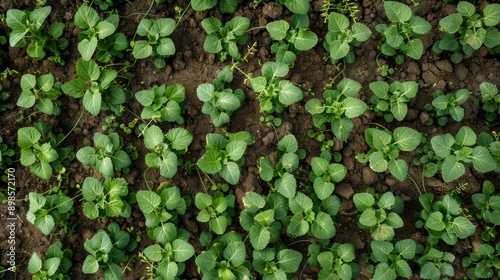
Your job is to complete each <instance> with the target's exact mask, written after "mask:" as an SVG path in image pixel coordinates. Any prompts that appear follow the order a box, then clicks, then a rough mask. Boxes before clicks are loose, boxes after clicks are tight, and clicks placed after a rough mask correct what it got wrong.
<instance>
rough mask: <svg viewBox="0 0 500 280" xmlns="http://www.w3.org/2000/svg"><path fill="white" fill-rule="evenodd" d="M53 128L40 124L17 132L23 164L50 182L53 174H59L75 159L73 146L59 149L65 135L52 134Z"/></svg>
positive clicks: (43, 123)
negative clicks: (54, 172)
mask: <svg viewBox="0 0 500 280" xmlns="http://www.w3.org/2000/svg"><path fill="white" fill-rule="evenodd" d="M50 130H51V127H50V126H49V125H47V124H46V123H45V122H42V121H40V122H38V123H37V124H35V126H34V127H23V128H20V129H19V130H18V131H17V144H18V145H19V147H20V148H21V164H22V165H23V166H29V167H30V170H31V172H33V174H35V175H36V176H38V177H40V178H42V179H45V180H48V179H50V177H52V172H53V171H54V170H55V171H56V172H59V171H60V170H61V169H62V168H63V167H64V166H68V165H69V162H70V161H71V160H73V159H74V157H75V154H74V153H73V146H68V147H66V148H58V147H57V145H59V144H60V142H61V141H62V139H63V138H64V135H63V134H59V135H57V136H56V135H53V134H50Z"/></svg>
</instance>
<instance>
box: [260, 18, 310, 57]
mask: <svg viewBox="0 0 500 280" xmlns="http://www.w3.org/2000/svg"><path fill="white" fill-rule="evenodd" d="M292 23H293V22H292ZM266 30H267V32H269V36H270V37H271V39H273V40H274V41H277V42H274V43H273V44H272V45H271V52H272V53H275V54H276V61H277V62H283V63H285V64H288V65H289V66H290V67H292V66H293V64H294V63H295V60H296V57H297V55H298V54H299V53H300V52H301V51H307V50H310V49H312V48H313V47H314V46H315V45H316V44H317V43H318V36H316V34H314V32H312V31H309V30H307V29H306V28H299V27H298V26H292V27H291V26H290V25H289V24H288V22H286V21H284V20H277V21H273V22H270V23H268V24H267V25H266Z"/></svg>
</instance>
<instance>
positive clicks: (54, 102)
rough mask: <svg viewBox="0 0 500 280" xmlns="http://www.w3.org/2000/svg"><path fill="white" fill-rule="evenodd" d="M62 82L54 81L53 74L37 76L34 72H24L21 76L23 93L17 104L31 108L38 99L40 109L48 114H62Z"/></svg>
mask: <svg viewBox="0 0 500 280" xmlns="http://www.w3.org/2000/svg"><path fill="white" fill-rule="evenodd" d="M60 88H61V83H60V82H57V83H54V76H53V75H52V74H45V75H42V76H40V77H38V78H37V77H36V76H35V75H32V74H24V75H23V76H22V77H21V89H22V91H21V95H19V99H17V106H19V107H23V108H31V107H33V105H35V102H36V101H37V100H38V101H39V103H38V110H39V111H40V112H42V113H45V114H47V115H54V116H59V114H61V108H60V106H61V104H62V103H61V101H60V100H59V99H58V98H59V96H60V95H61V91H60Z"/></svg>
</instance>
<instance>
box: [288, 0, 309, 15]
mask: <svg viewBox="0 0 500 280" xmlns="http://www.w3.org/2000/svg"><path fill="white" fill-rule="evenodd" d="M285 5H286V7H287V8H288V9H289V10H290V11H291V12H292V13H294V14H307V12H308V11H309V0H286V2H285Z"/></svg>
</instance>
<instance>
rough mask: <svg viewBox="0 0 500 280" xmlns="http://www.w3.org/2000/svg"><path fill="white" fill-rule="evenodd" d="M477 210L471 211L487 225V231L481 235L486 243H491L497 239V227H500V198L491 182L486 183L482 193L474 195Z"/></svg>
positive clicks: (473, 199)
mask: <svg viewBox="0 0 500 280" xmlns="http://www.w3.org/2000/svg"><path fill="white" fill-rule="evenodd" d="M472 202H473V203H474V207H475V208H472V209H471V208H469V210H470V211H471V212H472V213H473V214H474V215H475V216H476V217H477V218H478V219H481V220H483V221H484V222H486V223H487V225H486V230H484V231H483V232H482V234H481V237H482V239H483V240H484V241H486V242H489V241H491V240H492V239H494V238H496V236H497V232H496V230H495V227H496V226H498V225H500V196H499V195H497V194H495V186H494V185H493V183H492V182H491V181H488V180H486V181H484V183H483V187H482V190H481V192H480V193H475V194H473V195H472Z"/></svg>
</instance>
